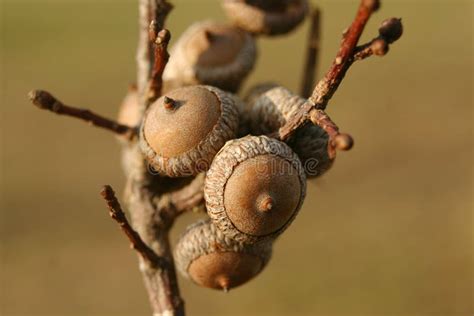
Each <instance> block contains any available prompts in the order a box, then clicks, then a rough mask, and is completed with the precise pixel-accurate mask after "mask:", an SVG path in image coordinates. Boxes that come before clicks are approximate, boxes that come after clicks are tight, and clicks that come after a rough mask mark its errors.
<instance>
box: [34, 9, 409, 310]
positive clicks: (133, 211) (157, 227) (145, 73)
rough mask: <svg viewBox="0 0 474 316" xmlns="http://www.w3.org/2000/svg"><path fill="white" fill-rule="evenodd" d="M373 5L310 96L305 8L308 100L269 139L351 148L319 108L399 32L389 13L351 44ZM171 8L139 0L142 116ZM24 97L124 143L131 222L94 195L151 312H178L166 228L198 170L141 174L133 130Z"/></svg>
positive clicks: (361, 13)
mask: <svg viewBox="0 0 474 316" xmlns="http://www.w3.org/2000/svg"><path fill="white" fill-rule="evenodd" d="M378 7H379V1H377V0H361V3H360V6H359V9H358V12H357V15H356V17H355V19H354V21H353V23H352V25H351V26H350V28H349V29H348V30H347V31H346V32H345V33H344V35H343V40H342V43H341V46H340V49H339V52H338V54H337V56H336V58H335V60H334V62H333V64H332V66H331V67H330V69H329V70H328V72H327V73H326V75H325V76H324V78H323V79H321V80H320V81H319V82H318V84H317V85H316V86H315V88H314V89H313V91H312V93H311V87H312V86H313V81H314V76H315V72H316V64H317V58H318V52H319V29H320V27H319V25H320V12H319V10H318V9H314V10H313V14H312V25H311V32H310V35H309V38H308V53H307V63H306V65H307V66H306V73H305V74H304V75H303V84H302V95H303V96H304V97H309V98H308V101H307V102H306V103H305V104H304V105H303V106H302V107H301V109H300V110H299V111H298V112H297V113H296V114H295V115H294V116H293V117H292V118H291V119H290V120H288V122H287V123H286V124H285V125H284V126H282V127H281V128H280V130H279V132H278V134H276V135H273V136H274V137H277V138H279V139H281V140H284V141H285V140H288V139H289V138H290V137H291V136H292V135H293V134H294V132H295V131H296V130H297V129H298V128H301V127H302V126H304V125H306V124H308V123H310V122H311V123H312V124H315V125H318V126H320V127H321V128H323V129H324V130H325V131H326V132H327V134H328V135H329V138H330V141H329V144H328V150H329V155H330V156H331V157H332V158H333V157H334V156H335V154H336V149H340V150H348V149H350V148H351V147H352V145H353V140H352V137H350V136H349V135H347V134H342V133H340V132H339V128H338V126H337V125H336V124H335V123H334V122H333V121H332V120H331V119H330V118H329V116H328V115H327V114H326V112H325V111H324V110H325V108H326V106H327V104H328V102H329V100H330V99H331V97H332V96H333V94H334V93H335V91H336V90H337V88H338V87H339V85H340V83H341V82H342V80H343V78H344V76H345V74H346V72H347V70H348V69H349V68H350V66H351V65H352V64H353V63H354V62H355V61H357V60H363V59H365V58H368V57H370V56H373V55H378V56H382V55H385V54H386V53H387V52H388V49H389V45H390V44H391V43H393V42H394V41H396V40H397V39H398V38H399V37H400V36H401V33H402V25H401V22H400V20H399V19H395V18H392V19H388V20H386V21H384V22H383V23H382V25H381V27H380V29H379V36H377V37H375V38H374V39H373V40H371V41H370V42H368V43H366V44H363V45H360V46H358V41H359V38H360V36H361V34H362V31H363V30H364V27H365V25H366V23H367V21H368V20H369V18H370V16H371V15H372V13H373V12H375V11H376V10H377V9H378ZM171 9H172V5H171V4H169V3H168V2H167V1H166V0H139V41H138V49H137V91H138V95H139V100H140V104H139V105H140V111H141V113H142V114H143V113H144V112H145V111H146V109H147V107H148V106H149V105H150V104H151V103H153V102H154V101H155V100H156V99H157V98H159V97H160V95H161V90H162V86H163V81H162V75H163V71H164V69H165V66H166V64H167V62H168V58H169V54H168V51H167V47H168V43H169V41H170V32H169V31H168V30H166V29H164V25H165V20H166V18H167V16H168V14H169V12H170V11H171ZM310 94H311V95H310ZM29 97H30V99H31V101H32V102H33V104H34V105H36V106H37V107H39V108H40V109H46V110H49V111H51V112H54V113H57V114H61V115H67V116H71V117H75V118H79V119H81V120H84V121H86V122H88V123H90V124H92V125H95V126H98V127H101V128H104V129H107V130H109V131H112V132H113V133H115V134H118V135H122V136H125V138H126V139H128V140H129V142H128V143H127V144H124V147H123V152H124V159H127V165H129V166H130V169H129V170H126V175H127V182H126V189H125V201H126V205H127V208H128V209H129V211H130V216H131V219H132V224H133V227H132V225H131V224H130V223H129V221H128V220H127V217H126V216H125V213H124V212H123V210H122V207H121V205H120V203H119V202H118V199H117V198H116V196H115V193H114V191H113V189H112V188H111V187H110V186H104V187H103V189H102V191H101V196H102V198H103V199H104V200H105V202H106V204H107V207H108V210H109V213H110V216H111V217H112V218H113V219H114V220H115V221H116V222H117V224H118V225H119V226H120V228H121V229H122V231H123V232H124V233H125V235H126V236H127V238H128V240H129V241H130V244H131V247H132V248H133V249H135V250H136V251H137V253H138V254H139V260H140V271H141V273H142V275H143V279H144V283H145V286H146V288H147V292H148V296H149V300H150V304H151V307H152V310H153V315H154V316H165V315H166V316H174V315H177V316H181V315H184V314H185V310H184V301H183V299H182V298H181V295H180V290H179V287H178V282H177V278H176V271H175V265H174V261H173V256H172V251H171V246H170V243H169V231H170V229H171V227H172V225H173V223H174V221H175V219H176V218H177V217H178V216H179V215H180V214H182V213H184V212H185V211H187V210H190V209H193V208H195V207H196V206H198V205H199V204H200V203H201V202H202V201H203V199H204V197H203V192H201V191H200V190H199V188H201V187H202V182H203V181H204V177H203V176H202V175H201V176H197V177H195V178H193V179H186V178H184V179H171V178H166V177H161V176H156V175H152V174H150V173H149V172H148V168H147V164H146V162H145V160H144V158H143V156H142V155H141V153H140V150H139V148H138V144H137V137H136V136H137V128H136V127H131V126H126V125H123V124H120V123H118V122H116V121H114V120H111V119H107V118H105V117H102V116H100V115H98V114H95V113H93V112H91V111H89V110H86V109H80V108H74V107H71V106H68V105H65V104H63V103H62V102H61V101H59V100H58V99H56V98H55V97H54V96H52V95H51V94H50V93H48V92H46V91H42V90H35V91H32V92H30V94H29Z"/></svg>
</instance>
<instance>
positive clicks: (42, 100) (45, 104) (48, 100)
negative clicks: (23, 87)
mask: <svg viewBox="0 0 474 316" xmlns="http://www.w3.org/2000/svg"><path fill="white" fill-rule="evenodd" d="M28 98H29V99H30V101H31V102H32V103H33V104H34V105H36V106H37V107H38V108H40V109H49V110H51V109H52V108H53V106H54V104H55V103H56V102H57V100H56V98H55V97H53V96H52V95H51V94H50V93H49V92H46V91H43V90H32V91H30V92H29V93H28Z"/></svg>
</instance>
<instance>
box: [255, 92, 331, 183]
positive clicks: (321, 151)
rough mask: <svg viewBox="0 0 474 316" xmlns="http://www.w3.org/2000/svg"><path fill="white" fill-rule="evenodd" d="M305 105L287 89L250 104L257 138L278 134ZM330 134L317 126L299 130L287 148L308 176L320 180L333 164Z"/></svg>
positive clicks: (301, 99)
mask: <svg viewBox="0 0 474 316" xmlns="http://www.w3.org/2000/svg"><path fill="white" fill-rule="evenodd" d="M305 102H306V99H304V98H302V97H300V96H298V95H296V94H293V93H292V92H291V91H289V90H288V89H286V88H283V87H275V88H273V89H269V90H267V91H265V92H264V93H261V94H260V95H259V96H258V97H254V98H253V99H252V100H250V102H248V105H247V106H248V108H249V110H248V113H249V114H247V116H248V118H247V120H248V122H249V125H250V132H251V133H252V134H254V135H261V134H270V133H274V132H277V131H278V129H279V128H280V127H281V126H283V125H284V124H285V123H286V121H287V120H288V119H289V118H290V117H291V116H292V115H293V114H294V113H295V112H296V111H297V110H298V109H299V108H301V106H302V105H303V104H304V103H305ZM328 140H329V137H328V135H327V133H326V132H325V131H324V130H323V129H322V128H320V127H319V126H315V125H307V126H305V127H303V128H301V129H299V130H298V131H297V132H296V134H295V135H294V137H293V138H292V139H291V140H290V141H289V143H288V145H290V147H291V148H292V149H293V150H294V151H295V152H296V154H298V156H299V158H300V160H301V162H302V164H303V167H304V169H305V172H306V175H307V177H317V176H320V175H322V174H323V173H324V172H326V171H327V170H328V169H329V168H330V167H331V166H332V164H333V161H334V160H333V159H331V158H330V157H329V153H328Z"/></svg>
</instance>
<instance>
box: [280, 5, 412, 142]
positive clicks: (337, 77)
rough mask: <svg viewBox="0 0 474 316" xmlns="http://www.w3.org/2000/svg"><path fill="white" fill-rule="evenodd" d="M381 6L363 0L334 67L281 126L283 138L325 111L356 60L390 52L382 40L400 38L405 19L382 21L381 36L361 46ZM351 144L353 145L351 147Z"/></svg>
mask: <svg viewBox="0 0 474 316" xmlns="http://www.w3.org/2000/svg"><path fill="white" fill-rule="evenodd" d="M379 5H380V4H379V1H377V0H361V3H360V6H359V9H358V11H357V15H356V17H355V19H354V21H353V22H352V25H351V26H350V28H349V29H347V31H345V32H344V34H343V39H342V43H341V46H340V48H339V52H338V53H337V55H336V58H335V59H334V62H333V64H332V66H331V67H330V69H329V70H328V72H327V73H326V75H325V76H324V78H323V79H322V80H320V81H319V82H318V84H317V85H316V87H315V88H314V90H313V94H312V95H311V97H310V98H309V99H308V101H307V102H306V103H305V104H303V106H302V107H301V108H300V110H299V111H298V112H296V113H295V114H294V115H293V116H292V117H291V118H290V119H289V120H288V121H287V122H286V124H285V125H284V126H282V127H281V128H280V130H279V135H278V137H279V138H280V139H281V140H287V139H288V138H290V137H291V136H292V135H293V133H294V132H295V131H296V130H297V129H298V128H300V127H302V126H304V125H306V124H307V123H308V121H309V120H311V118H315V117H318V116H320V115H321V112H318V110H324V109H325V108H326V106H327V103H328V102H329V100H330V99H331V97H332V96H333V94H334V93H335V92H336V90H337V88H338V87H339V85H340V84H341V82H342V80H343V78H344V76H345V74H346V72H347V70H348V69H349V68H350V66H351V65H352V64H353V63H354V61H355V60H360V59H363V58H366V57H368V56H371V55H373V54H379V55H383V54H384V53H386V52H387V51H388V45H387V47H386V49H385V48H384V47H383V46H384V45H382V47H381V45H380V44H381V43H380V42H379V40H380V39H383V40H384V41H385V42H386V43H388V44H390V43H393V42H394V41H396V40H397V39H398V38H400V36H401V35H402V30H403V28H402V25H401V21H400V19H395V18H392V19H389V20H386V21H384V22H383V23H382V26H381V28H380V29H379V33H380V36H379V38H376V39H375V40H374V41H372V42H371V43H370V44H366V45H362V46H359V47H358V46H357V43H358V41H359V39H360V36H361V34H362V32H363V30H364V27H365V25H366V24H367V21H368V20H369V18H370V16H371V15H372V13H374V12H375V11H376V10H377V9H378V8H379ZM312 121H313V123H314V122H316V124H318V123H317V122H318V120H314V119H313V120H312ZM340 140H341V138H340ZM344 143H347V144H349V143H351V144H352V140H351V141H349V139H348V138H346V139H344ZM345 147H347V146H342V148H345ZM348 147H349V148H350V147H351V146H348Z"/></svg>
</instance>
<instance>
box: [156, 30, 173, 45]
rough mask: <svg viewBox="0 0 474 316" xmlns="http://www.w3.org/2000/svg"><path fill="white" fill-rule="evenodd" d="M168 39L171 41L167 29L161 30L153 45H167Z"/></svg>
mask: <svg viewBox="0 0 474 316" xmlns="http://www.w3.org/2000/svg"><path fill="white" fill-rule="evenodd" d="M170 39H171V34H170V31H168V30H167V29H162V30H161V31H159V32H158V35H157V36H156V40H155V43H156V44H158V45H159V44H163V43H169V41H170Z"/></svg>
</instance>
